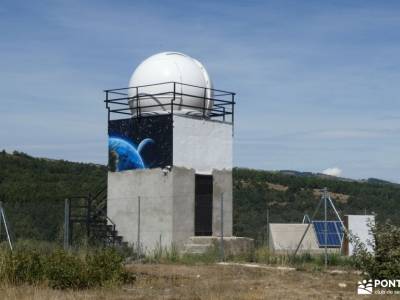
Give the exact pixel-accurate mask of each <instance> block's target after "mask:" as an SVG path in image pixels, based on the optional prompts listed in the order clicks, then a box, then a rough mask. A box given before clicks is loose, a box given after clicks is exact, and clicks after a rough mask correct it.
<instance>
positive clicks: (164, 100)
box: [104, 81, 235, 124]
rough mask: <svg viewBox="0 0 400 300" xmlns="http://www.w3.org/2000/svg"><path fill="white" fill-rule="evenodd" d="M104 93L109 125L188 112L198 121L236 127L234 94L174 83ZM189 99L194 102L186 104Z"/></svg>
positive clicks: (112, 90)
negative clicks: (234, 125)
mask: <svg viewBox="0 0 400 300" xmlns="http://www.w3.org/2000/svg"><path fill="white" fill-rule="evenodd" d="M104 92H105V93H106V99H105V100H104V102H105V103H106V108H107V111H108V120H109V121H110V120H113V119H118V118H126V117H127V116H132V117H143V116H148V115H154V114H157V113H159V112H162V113H166V114H174V113H182V111H185V112H186V114H187V115H190V116H194V117H199V118H203V119H211V120H219V121H223V122H227V123H232V124H233V123H234V106H235V93H232V92H227V91H222V90H217V89H210V88H205V87H200V86H195V85H191V84H185V83H180V82H173V81H171V82H162V83H157V84H148V85H142V86H135V87H128V88H119V89H110V90H105V91H104ZM187 99H190V101H185V100H187ZM149 100H151V101H149ZM149 102H152V103H149ZM188 102H196V103H201V104H200V105H193V103H188ZM153 103H155V104H153Z"/></svg>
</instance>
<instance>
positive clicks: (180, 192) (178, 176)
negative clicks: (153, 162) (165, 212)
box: [172, 167, 195, 248]
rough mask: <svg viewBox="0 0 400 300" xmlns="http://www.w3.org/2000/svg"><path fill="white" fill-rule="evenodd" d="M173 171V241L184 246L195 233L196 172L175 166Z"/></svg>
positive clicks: (179, 246) (178, 245)
mask: <svg viewBox="0 0 400 300" xmlns="http://www.w3.org/2000/svg"><path fill="white" fill-rule="evenodd" d="M172 172H173V198H174V200H173V211H174V215H173V241H174V244H175V245H176V246H177V247H178V248H182V247H183V245H184V243H186V242H187V240H188V238H189V237H190V236H193V235H194V208H195V207H194V192H195V172H194V170H193V169H186V168H178V167H174V168H173V169H172Z"/></svg>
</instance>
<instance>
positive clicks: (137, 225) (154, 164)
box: [106, 52, 234, 251]
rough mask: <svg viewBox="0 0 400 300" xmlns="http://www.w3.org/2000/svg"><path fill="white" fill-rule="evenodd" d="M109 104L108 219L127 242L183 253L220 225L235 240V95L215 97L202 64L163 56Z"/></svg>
mask: <svg viewBox="0 0 400 300" xmlns="http://www.w3.org/2000/svg"><path fill="white" fill-rule="evenodd" d="M106 97H107V98H106V105H107V109H108V135H109V172H108V195H107V214H108V217H109V218H110V220H111V221H112V222H113V223H115V225H116V229H117V230H118V233H119V234H120V235H122V236H123V238H124V240H125V241H127V242H129V243H132V244H137V242H138V241H139V243H140V246H141V248H142V249H143V251H149V250H151V249H154V248H155V247H157V246H158V245H159V244H160V243H161V246H162V247H169V246H171V245H175V246H177V247H178V249H182V248H183V246H184V244H185V243H187V241H188V240H189V238H191V237H193V236H220V235H221V224H223V231H224V232H223V234H224V236H228V237H229V236H231V235H232V139H233V120H234V118H233V116H234V115H233V114H234V93H230V92H225V91H221V90H215V89H213V87H212V83H211V79H210V77H209V75H208V73H207V71H206V69H205V68H204V67H203V65H202V64H201V63H200V62H199V61H197V60H195V59H193V58H191V57H189V56H187V55H185V54H182V53H177V52H165V53H160V54H156V55H154V56H151V57H150V58H148V59H146V60H145V61H143V62H142V63H141V64H140V65H139V66H138V67H137V68H136V70H135V71H134V73H133V75H132V77H131V79H130V82H129V87H128V88H124V89H114V90H107V91H106ZM222 199H223V200H222ZM221 201H223V223H222V222H221ZM111 221H110V222H111Z"/></svg>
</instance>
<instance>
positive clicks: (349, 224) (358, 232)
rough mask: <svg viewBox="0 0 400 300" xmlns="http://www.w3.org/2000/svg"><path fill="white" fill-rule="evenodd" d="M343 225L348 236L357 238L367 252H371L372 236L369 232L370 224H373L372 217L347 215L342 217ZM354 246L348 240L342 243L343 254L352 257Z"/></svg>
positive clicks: (373, 217)
mask: <svg viewBox="0 0 400 300" xmlns="http://www.w3.org/2000/svg"><path fill="white" fill-rule="evenodd" d="M344 224H345V227H346V228H347V231H348V232H349V233H350V235H354V236H357V237H358V239H359V241H360V242H362V243H363V244H364V245H365V246H366V247H367V249H368V250H369V251H373V249H372V246H371V245H370V242H373V236H372V233H371V230H370V224H372V225H373V224H375V216H374V215H347V216H345V217H344ZM354 248H355V245H354V243H352V242H351V241H349V240H348V239H345V242H344V253H346V254H348V255H353V253H354Z"/></svg>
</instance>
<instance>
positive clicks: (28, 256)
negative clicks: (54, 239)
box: [0, 248, 135, 289]
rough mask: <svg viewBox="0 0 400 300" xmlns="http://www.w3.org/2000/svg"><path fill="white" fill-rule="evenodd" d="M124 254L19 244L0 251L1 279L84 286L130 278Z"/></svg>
mask: <svg viewBox="0 0 400 300" xmlns="http://www.w3.org/2000/svg"><path fill="white" fill-rule="evenodd" d="M122 260H123V257H122V256H121V255H120V254H118V252H116V251H115V250H113V249H105V250H96V251H93V252H88V253H77V252H66V251H64V250H61V249H58V250H53V251H51V252H50V253H42V252H39V251H37V250H32V249H27V248H25V249H24V248H21V249H17V250H15V251H13V252H11V251H5V250H2V251H0V282H6V283H10V284H24V283H28V284H34V283H39V282H46V283H47V284H48V285H49V286H50V287H52V288H56V289H67V288H72V289H83V288H91V287H95V286H104V285H114V284H120V283H124V282H132V281H133V280H134V279H135V278H134V276H133V274H131V273H129V272H128V271H126V270H125V269H124V267H123V265H122Z"/></svg>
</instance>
